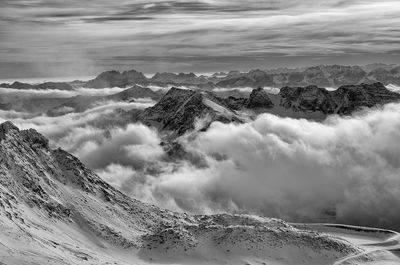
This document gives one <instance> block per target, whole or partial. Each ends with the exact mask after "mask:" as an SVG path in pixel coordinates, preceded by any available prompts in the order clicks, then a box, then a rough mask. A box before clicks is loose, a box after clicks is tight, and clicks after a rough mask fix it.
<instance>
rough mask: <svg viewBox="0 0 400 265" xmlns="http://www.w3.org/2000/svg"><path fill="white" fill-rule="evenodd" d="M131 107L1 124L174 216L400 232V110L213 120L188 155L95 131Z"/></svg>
mask: <svg viewBox="0 0 400 265" xmlns="http://www.w3.org/2000/svg"><path fill="white" fill-rule="evenodd" d="M129 104H133V103H116V102H114V103H110V102H108V103H107V104H105V105H100V106H96V107H94V108H92V109H89V110H87V111H85V112H82V113H69V114H66V115H63V116H59V117H48V116H43V115H41V116H37V117H33V118H32V117H29V116H28V115H27V114H24V113H20V112H14V111H0V122H3V121H5V120H12V121H13V122H14V123H15V124H16V125H17V126H19V127H20V128H21V129H27V128H35V129H37V130H38V131H39V132H41V133H43V134H44V135H46V136H47V137H49V138H50V140H51V145H52V146H53V147H56V146H61V147H62V148H64V149H65V150H67V151H69V152H71V153H73V154H75V155H76V156H78V157H79V158H80V159H81V160H82V161H83V162H84V163H86V164H87V165H88V166H89V167H90V168H92V169H94V170H95V171H96V172H97V173H98V174H99V175H100V176H101V177H102V178H103V179H104V180H106V181H107V182H109V183H110V184H111V185H113V186H114V187H116V188H118V189H120V190H122V191H123V192H125V193H126V194H128V195H130V196H132V197H134V198H137V199H141V200H143V201H146V202H150V203H154V204H157V205H159V206H161V207H165V208H169V209H172V210H176V211H186V212H190V213H216V212H232V213H254V214H261V215H265V216H270V217H279V218H282V219H285V220H287V221H293V222H336V223H348V224H355V225H367V226H377V227H387V228H392V229H400V212H399V211H398V207H396V206H398V205H400V144H399V143H400V104H388V105H386V106H384V107H381V108H374V109H371V110H368V111H363V112H359V113H355V114H354V115H352V116H350V117H339V116H331V117H329V118H327V119H326V120H325V121H323V122H314V121H310V120H305V119H292V118H282V117H279V116H275V115H271V114H262V115H259V116H258V117H257V118H256V119H255V120H254V121H251V122H248V123H246V124H235V123H231V124H223V123H219V122H214V123H213V124H212V125H211V126H210V128H209V129H208V130H207V131H205V132H198V133H189V134H187V135H184V136H182V137H181V138H179V139H178V142H179V144H180V146H181V147H182V148H181V149H182V151H183V152H185V155H184V156H181V157H174V156H173V155H172V156H171V153H167V152H166V151H165V149H164V148H163V147H162V146H161V145H160V143H161V142H162V137H161V136H160V135H159V133H158V132H157V131H156V130H155V129H153V128H149V127H147V126H145V125H143V124H139V123H130V124H128V125H127V126H123V127H116V126H114V127H110V126H97V124H99V122H100V123H101V121H102V119H104V117H105V116H106V115H107V114H112V113H113V111H114V110H115V109H116V108H124V107H126V108H128V109H129V108H131V107H132V106H128V105H129ZM135 104H147V103H143V102H137V103H135ZM146 106H149V105H143V106H140V108H144V107H146ZM95 121H97V122H95Z"/></svg>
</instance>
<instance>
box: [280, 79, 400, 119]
mask: <svg viewBox="0 0 400 265" xmlns="http://www.w3.org/2000/svg"><path fill="white" fill-rule="evenodd" d="M279 95H280V97H281V103H280V105H281V106H283V107H285V108H287V109H291V110H293V111H320V112H322V113H324V114H334V113H335V114H344V115H348V114H351V113H352V112H354V111H356V110H359V109H360V108H363V107H368V108H370V107H374V106H377V105H383V104H386V103H390V102H395V101H398V100H400V94H398V93H394V92H391V91H389V90H388V89H386V87H385V86H384V85H383V84H382V83H373V84H360V85H348V86H341V87H339V88H338V89H337V90H334V91H327V90H326V89H324V88H319V87H317V86H308V87H297V88H292V87H284V88H282V89H281V91H280V93H279Z"/></svg>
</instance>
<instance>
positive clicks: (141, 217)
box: [0, 122, 362, 264]
mask: <svg viewBox="0 0 400 265" xmlns="http://www.w3.org/2000/svg"><path fill="white" fill-rule="evenodd" d="M0 161H1V162H0V262H1V263H3V264H148V263H152V264H154V263H158V264H166V263H168V264H188V263H190V264H333V263H334V262H335V261H337V260H340V259H343V258H345V257H347V256H349V255H352V256H354V255H357V254H359V253H361V252H362V249H360V248H359V247H357V246H355V245H354V244H352V243H350V242H348V241H346V240H344V239H341V238H339V237H336V236H331V235H329V234H326V233H320V232H316V231H312V230H310V229H308V228H296V227H294V226H292V225H289V224H288V223H285V222H284V221H282V220H278V219H272V218H264V217H257V216H249V215H230V214H221V215H212V216H189V215H187V214H181V213H174V212H171V211H167V210H163V209H160V208H158V207H155V206H152V205H148V204H145V203H142V202H140V201H137V200H134V199H132V198H129V197H127V196H125V195H124V194H122V193H121V192H119V191H117V190H116V189H114V188H112V187H111V186H110V185H108V184H107V183H105V182H104V181H103V180H102V179H100V178H99V177H98V176H97V175H96V174H94V173H93V172H92V171H91V170H89V169H88V168H86V167H85V166H84V165H83V164H82V163H81V162H80V161H79V160H78V159H77V158H76V157H74V156H72V155H71V154H69V153H67V152H65V151H63V150H61V149H55V150H52V149H50V148H49V145H48V140H47V139H46V138H45V137H43V136H42V135H41V134H39V133H37V132H36V131H35V130H24V131H20V130H19V129H18V128H17V127H15V126H14V125H13V124H12V123H10V122H5V123H3V124H1V125H0Z"/></svg>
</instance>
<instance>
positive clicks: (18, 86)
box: [0, 82, 73, 90]
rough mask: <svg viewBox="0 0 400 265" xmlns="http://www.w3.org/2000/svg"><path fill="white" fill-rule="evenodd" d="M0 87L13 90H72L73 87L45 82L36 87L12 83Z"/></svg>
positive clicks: (66, 84)
mask: <svg viewBox="0 0 400 265" xmlns="http://www.w3.org/2000/svg"><path fill="white" fill-rule="evenodd" d="M0 87H7V88H14V89H40V90H45V89H58V90H73V87H72V86H71V85H70V84H68V83H65V82H45V83H41V84H37V85H32V84H27V83H21V82H14V83H12V84H11V85H10V84H0Z"/></svg>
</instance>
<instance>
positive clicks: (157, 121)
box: [140, 87, 240, 135]
mask: <svg viewBox="0 0 400 265" xmlns="http://www.w3.org/2000/svg"><path fill="white" fill-rule="evenodd" d="M202 118H206V122H205V124H204V125H202V126H201V127H202V128H203V127H207V126H208V125H209V124H210V123H211V122H212V121H216V120H218V121H223V122H231V121H240V118H239V117H238V115H237V114H236V112H235V111H234V110H233V109H232V108H231V107H229V106H228V105H227V104H226V103H225V101H224V100H223V99H220V98H218V97H217V96H215V95H214V94H212V93H210V92H204V91H194V90H186V89H179V88H175V87H172V88H171V89H170V90H169V91H168V93H167V94H165V95H164V96H163V97H162V98H161V99H160V101H159V102H158V103H157V104H156V105H154V106H153V107H150V108H147V109H146V110H144V112H143V113H142V114H141V116H140V120H141V121H144V122H145V123H146V124H149V125H153V126H156V127H157V128H159V129H161V130H170V131H175V132H176V133H177V135H182V134H183V133H185V132H187V131H189V130H193V129H194V127H195V123H196V121H198V120H199V119H202Z"/></svg>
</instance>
